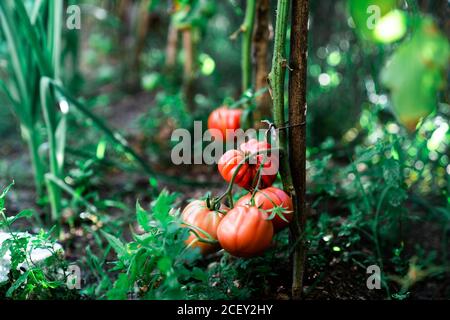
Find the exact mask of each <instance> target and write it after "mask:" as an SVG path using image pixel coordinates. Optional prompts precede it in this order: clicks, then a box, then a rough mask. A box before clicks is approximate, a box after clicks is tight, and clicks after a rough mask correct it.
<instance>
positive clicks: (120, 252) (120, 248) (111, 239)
mask: <svg viewBox="0 0 450 320" xmlns="http://www.w3.org/2000/svg"><path fill="white" fill-rule="evenodd" d="M100 231H101V233H102V235H103V236H104V237H105V239H106V240H107V241H108V243H109V244H110V245H111V247H112V248H113V250H114V251H115V252H116V253H117V256H118V257H119V259H121V258H122V257H124V256H126V255H127V254H128V251H127V248H126V246H125V245H124V244H123V242H122V241H120V240H119V239H118V238H116V237H115V236H113V235H111V234H109V233H107V232H105V231H103V230H100Z"/></svg>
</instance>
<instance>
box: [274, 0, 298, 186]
mask: <svg viewBox="0 0 450 320" xmlns="http://www.w3.org/2000/svg"><path fill="white" fill-rule="evenodd" d="M288 16H289V0H278V5H277V16H276V26H275V43H274V52H273V61H272V71H271V72H270V74H269V83H270V87H271V89H272V99H273V119H274V124H275V127H276V128H281V127H283V126H284V125H285V116H284V112H285V106H284V83H285V76H286V66H287V63H286V58H285V54H286V52H285V51H286V50H285V48H286V31H287V24H288ZM278 134H279V148H280V154H279V155H280V175H281V180H282V182H283V187H284V189H285V191H287V192H289V193H291V194H292V193H293V191H294V189H293V186H292V178H291V173H290V168H289V159H288V153H287V135H286V131H285V130H278Z"/></svg>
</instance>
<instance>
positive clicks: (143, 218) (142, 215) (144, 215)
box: [136, 202, 151, 232]
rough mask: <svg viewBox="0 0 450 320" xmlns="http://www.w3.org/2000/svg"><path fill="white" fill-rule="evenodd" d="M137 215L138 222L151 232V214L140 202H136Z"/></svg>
mask: <svg viewBox="0 0 450 320" xmlns="http://www.w3.org/2000/svg"><path fill="white" fill-rule="evenodd" d="M136 215H137V222H138V223H139V225H140V226H141V227H142V229H144V230H145V231H147V232H149V231H150V229H151V228H150V226H149V223H150V219H149V215H148V212H147V211H145V210H144V209H143V208H142V207H141V205H140V204H139V202H136Z"/></svg>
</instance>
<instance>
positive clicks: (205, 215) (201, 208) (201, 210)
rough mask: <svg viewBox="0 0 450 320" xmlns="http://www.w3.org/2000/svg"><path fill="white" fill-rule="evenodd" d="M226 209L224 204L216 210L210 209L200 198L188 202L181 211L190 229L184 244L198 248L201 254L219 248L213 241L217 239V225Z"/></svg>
mask: <svg viewBox="0 0 450 320" xmlns="http://www.w3.org/2000/svg"><path fill="white" fill-rule="evenodd" d="M227 210H228V208H227V207H225V206H224V205H221V206H220V208H219V209H218V210H211V209H210V208H208V205H207V203H206V201H202V200H195V201H193V202H191V203H190V204H188V205H187V206H186V208H184V210H183V212H182V218H183V221H184V223H185V225H186V226H187V227H188V228H191V231H192V232H191V234H190V236H189V238H188V239H187V240H186V244H187V245H188V246H190V247H192V248H199V249H200V252H201V253H202V254H208V253H211V252H214V251H215V250H217V249H219V247H220V246H219V245H218V244H217V243H214V241H217V227H218V226H219V224H220V222H221V221H222V219H223V213H225V212H226V211H227ZM209 242H211V243H209Z"/></svg>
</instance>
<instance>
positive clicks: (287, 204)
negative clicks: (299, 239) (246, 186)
mask: <svg viewBox="0 0 450 320" xmlns="http://www.w3.org/2000/svg"><path fill="white" fill-rule="evenodd" d="M251 198H252V194H251V193H249V194H247V195H245V196H243V197H242V198H240V199H239V200H238V202H237V203H236V206H249V205H251V203H250V200H251ZM253 199H254V201H255V202H254V205H255V206H256V207H258V208H260V209H262V210H266V211H268V215H269V216H270V215H271V211H270V210H272V209H273V208H276V207H280V208H283V209H284V210H285V212H282V210H280V212H278V213H277V214H276V215H275V217H274V218H273V220H272V223H273V227H274V229H275V232H278V231H280V230H282V229H283V228H285V227H287V226H288V225H289V222H291V221H292V218H293V210H294V209H293V208H294V206H293V204H292V199H291V197H289V195H288V194H287V193H286V192H284V191H283V190H281V189H278V188H275V187H269V188H267V189H263V190H260V191H258V192H256V194H255V197H254V198H253ZM279 215H283V217H284V218H285V219H286V220H287V221H289V222H286V221H284V220H283V219H282V218H281V217H280V216H279Z"/></svg>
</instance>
